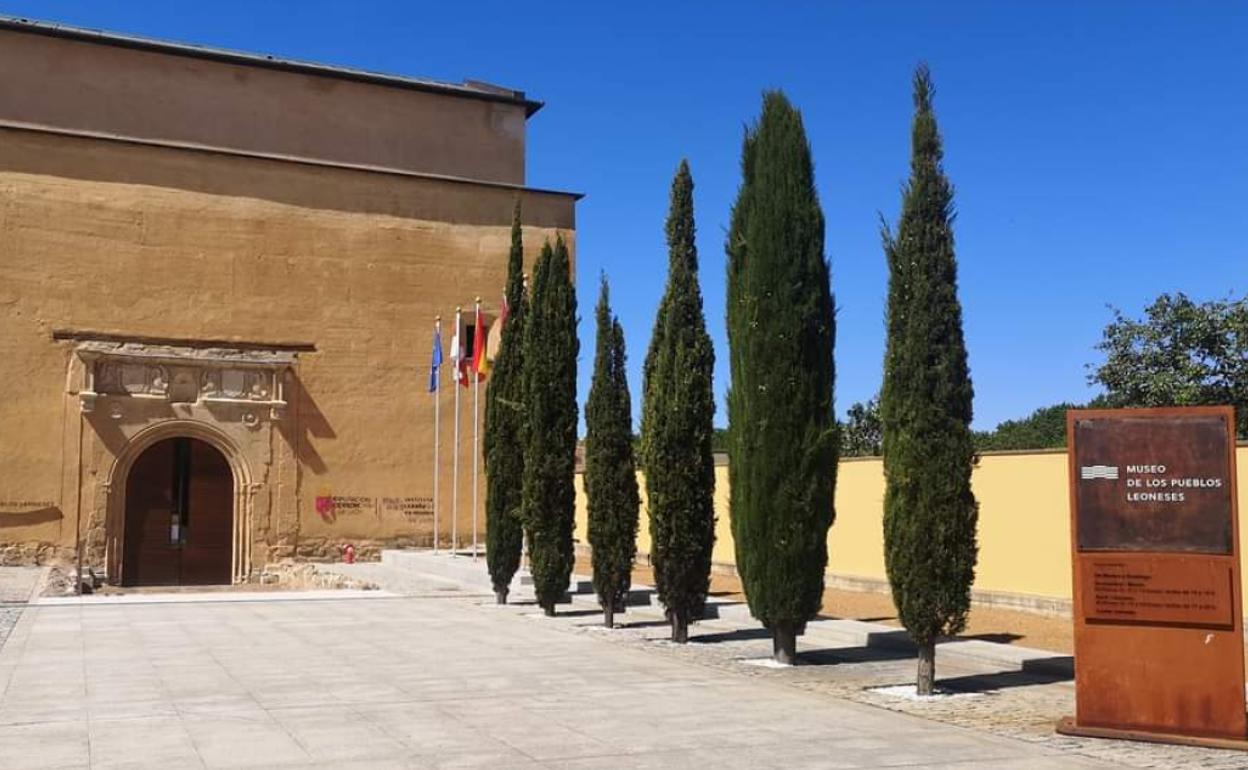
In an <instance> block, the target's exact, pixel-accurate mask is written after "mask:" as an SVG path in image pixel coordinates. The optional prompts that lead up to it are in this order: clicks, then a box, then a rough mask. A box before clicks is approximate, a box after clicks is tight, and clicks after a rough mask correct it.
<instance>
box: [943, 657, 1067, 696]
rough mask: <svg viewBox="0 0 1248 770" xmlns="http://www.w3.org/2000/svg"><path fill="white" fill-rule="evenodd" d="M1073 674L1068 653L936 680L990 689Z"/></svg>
mask: <svg viewBox="0 0 1248 770" xmlns="http://www.w3.org/2000/svg"><path fill="white" fill-rule="evenodd" d="M1074 678H1075V659H1074V658H1073V657H1071V656H1069V655H1057V656H1054V657H1052V658H1037V659H1036V660H1028V661H1025V662H1024V663H1023V667H1022V669H1021V670H1019V671H1001V672H998V673H995V674H971V675H969V676H957V677H953V678H952V679H941V680H939V681H938V682H937V684H938V685H939V686H941V687H945V688H948V689H950V690H958V691H959V692H992V691H993V690H1006V689H1009V688H1011V687H1030V686H1032V685H1041V684H1054V683H1055V682H1069V681H1071V680H1072V679H1074Z"/></svg>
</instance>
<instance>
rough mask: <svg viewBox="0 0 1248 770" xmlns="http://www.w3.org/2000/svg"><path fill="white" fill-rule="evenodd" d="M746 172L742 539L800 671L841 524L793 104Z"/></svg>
mask: <svg viewBox="0 0 1248 770" xmlns="http://www.w3.org/2000/svg"><path fill="white" fill-rule="evenodd" d="M741 172H742V181H741V188H740V190H739V192H738V194H737V200H736V203H735V204H734V206H733V209H732V220H731V224H730V228H729V233H728V243H727V252H728V308H727V311H728V348H729V353H730V359H731V365H732V379H731V385H730V389H729V392H728V431H729V454H730V458H729V459H730V462H729V481H730V484H731V496H730V506H731V507H730V512H731V515H732V533H733V538H734V539H735V541H736V554H737V569H738V571H739V572H740V574H741V579H742V583H743V585H744V587H745V594H746V598H747V599H748V600H749V605H750V612H751V613H752V614H753V615H754V617H755V618H757V619H758V620H759V621H761V622H762V624H763V625H764V626H765V627H766V628H768V629H769V630H770V631H771V632H772V639H773V649H774V653H775V658H776V660H777V661H779V662H783V663H792V662H793V660H794V656H795V652H796V650H795V648H796V636H797V635H798V634H801V633H803V632H804V631H805V628H806V621H807V620H809V619H810V618H812V617H814V616H815V614H816V613H817V612H818V611H819V608H820V605H821V604H822V599H823V576H824V570H825V568H826V566H827V561H828V551H827V535H828V528H829V527H830V526H831V525H832V522H833V520H834V518H835V511H834V509H833V490H834V489H835V486H836V462H837V453H838V441H837V428H836V419H835V416H834V413H833V402H832V388H833V380H834V374H835V372H834V368H833V360H832V348H833V343H834V339H835V335H836V326H835V323H836V321H835V317H834V311H833V303H832V293H831V287H830V286H829V269H828V263H827V261H826V260H825V259H824V254H823V246H824V232H823V224H824V223H823V211H822V209H821V208H820V206H819V198H818V195H817V194H816V192H815V177H814V163H813V161H812V160H811V154H810V144H809V143H808V142H807V140H806V133H805V130H804V128H803V127H802V118H801V114H800V113H799V112H798V111H797V109H796V108H794V107H793V105H792V104H790V103H789V100H788V99H787V98H785V96H784V95H783V94H782V93H779V92H776V91H772V92H768V93H765V94H764V95H763V111H762V115H761V116H760V117H759V119H758V121H757V122H756V123H755V124H754V125H753V126H751V127H749V128H748V129H747V130H746V134H745V140H744V144H743V148H742V153H741Z"/></svg>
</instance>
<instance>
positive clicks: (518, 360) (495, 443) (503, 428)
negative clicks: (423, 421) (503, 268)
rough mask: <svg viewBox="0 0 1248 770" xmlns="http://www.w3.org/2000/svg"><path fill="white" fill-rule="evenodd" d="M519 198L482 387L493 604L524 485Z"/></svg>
mask: <svg viewBox="0 0 1248 770" xmlns="http://www.w3.org/2000/svg"><path fill="white" fill-rule="evenodd" d="M521 236H522V232H521V228H520V202H519V201H516V209H515V213H514V214H513V215H512V220H511V253H510V254H509V255H508V259H507V289H506V298H507V318H506V320H503V321H502V323H503V331H502V338H501V340H500V341H499V349H498V356H497V358H495V360H494V371H493V373H492V374H493V378H492V380H491V382H490V387H489V388H487V389H486V391H485V521H486V529H485V544H486V552H485V558H486V563H487V565H488V566H489V569H490V581H491V582H492V583H493V584H494V595H495V596H496V597H497V599H498V603H499V604H506V603H507V592H508V589H509V588H510V586H511V579H512V577H513V576H515V574H516V570H517V569H519V567H520V550H521V548H522V546H523V541H524V529H523V527H522V525H521V522H520V489H521V487H522V485H523V483H524V440H523V439H524V394H523V388H524V382H523V380H522V377H523V373H524V322H525V316H526V315H527V311H528V298H527V297H526V296H525V291H524V243H523V239H522V237H521Z"/></svg>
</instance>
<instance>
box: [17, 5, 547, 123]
mask: <svg viewBox="0 0 1248 770" xmlns="http://www.w3.org/2000/svg"><path fill="white" fill-rule="evenodd" d="M0 30H7V31H11V32H22V33H27V34H35V35H46V36H49V37H59V38H65V39H68V40H78V41H82V42H87V43H97V44H102V45H112V46H117V47H119V48H131V49H135V50H140V51H153V52H157V53H165V54H170V55H173V56H186V57H190V58H195V59H206V60H209V61H219V62H225V63H228V64H238V65H242V66H248V67H259V68H263V69H272V70H280V71H283V72H298V73H303V74H306V75H317V76H320V77H330V78H337V79H339V80H353V81H356V82H360V83H372V84H374V85H380V86H388V87H391V88H405V89H408V90H413V91H424V92H427V93H438V94H444V95H448V96H459V97H463V98H466V99H480V100H483V101H487V102H499V103H503V104H516V105H521V106H523V107H524V114H525V117H531V116H532V115H533V113H535V112H537V111H538V110H540V109H541V108H542V106H543V104H544V103H543V102H540V101H536V100H533V99H529V98H526V97H525V95H524V92H523V91H515V90H511V89H505V88H501V87H497V86H492V85H489V84H479V85H478V84H476V83H475V82H469V83H463V84H456V83H445V82H442V81H438V80H429V79H425V78H415V77H407V76H403V75H389V74H385V73H381V72H371V71H368V70H361V69H354V68H351V67H340V66H336V65H331V64H319V63H316V62H308V61H302V60H299V59H287V58H283V57H278V56H269V55H265V54H257V53H248V52H245V51H234V50H230V49H227V48H214V47H212V46H203V45H194V44H191V43H179V42H173V41H168V40H159V39H156V38H149V37H142V36H139V35H127V34H121V33H116V32H107V31H104V30H96V29H87V28H85V27H75V26H72V25H69V24H61V23H59V22H46V21H38V20H34V19H27V18H21V17H16V16H7V15H4V14H0Z"/></svg>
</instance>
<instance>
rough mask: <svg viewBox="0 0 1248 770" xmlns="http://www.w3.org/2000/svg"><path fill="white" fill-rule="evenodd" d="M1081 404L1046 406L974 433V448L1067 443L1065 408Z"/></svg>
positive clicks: (1024, 447)
mask: <svg viewBox="0 0 1248 770" xmlns="http://www.w3.org/2000/svg"><path fill="white" fill-rule="evenodd" d="M1082 408H1083V406H1082V405H1080V404H1070V403H1061V404H1054V405H1052V406H1045V407H1041V408H1040V409H1037V410H1036V411H1034V412H1032V413H1031V414H1030V415H1028V416H1027V417H1024V418H1022V419H1019V420H1006V421H1005V422H1002V423H999V424H998V425H997V427H995V428H993V429H992V430H986V431H977V432H976V433H975V448H976V449H977V450H979V451H981V452H992V451H1006V450H1015V451H1020V450H1027V449H1056V448H1060V447H1064V446H1066V410H1068V409H1082Z"/></svg>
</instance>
